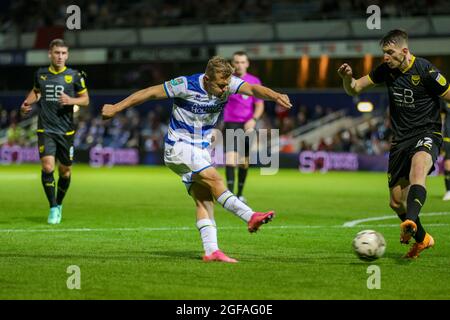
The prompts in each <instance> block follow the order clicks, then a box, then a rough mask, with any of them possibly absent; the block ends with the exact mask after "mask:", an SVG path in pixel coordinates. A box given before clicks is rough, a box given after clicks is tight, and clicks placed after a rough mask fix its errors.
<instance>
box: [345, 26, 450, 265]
mask: <svg viewBox="0 0 450 320" xmlns="http://www.w3.org/2000/svg"><path fill="white" fill-rule="evenodd" d="M380 45H381V47H382V50H383V53H384V56H383V57H384V63H382V64H381V65H379V66H378V67H376V68H375V69H374V70H373V71H372V72H370V73H369V75H366V76H364V77H362V78H359V79H358V80H356V79H354V78H353V73H352V69H351V67H350V66H349V65H348V64H343V65H342V66H340V67H339V69H338V73H339V75H340V76H341V77H342V79H343V86H344V89H345V91H346V92H347V94H349V95H357V94H359V93H360V92H361V91H363V90H365V89H368V88H371V87H373V86H375V85H376V84H381V83H384V84H386V86H387V89H388V92H389V101H390V104H389V109H390V118H391V119H390V120H391V124H392V130H393V133H394V136H393V140H392V146H391V150H390V154H389V169H388V180H389V189H390V206H391V208H392V209H393V210H394V211H395V212H396V213H397V214H398V216H399V218H400V219H401V220H402V223H401V224H400V242H401V243H404V244H408V243H409V240H410V239H411V237H414V239H415V244H414V245H413V246H412V248H411V249H410V250H409V252H408V253H407V254H406V256H405V257H407V258H416V257H418V256H419V254H420V252H422V251H423V250H424V249H426V248H430V247H432V246H433V245H434V239H433V238H432V237H431V236H430V234H428V233H426V232H425V229H424V228H423V226H422V224H421V222H420V219H419V212H420V210H421V208H422V206H423V205H424V204H425V199H426V188H425V182H426V178H427V176H428V174H429V173H430V172H431V171H433V168H434V162H435V161H436V159H437V157H438V155H439V149H440V147H441V145H442V134H441V119H440V103H439V100H440V97H443V98H444V99H445V100H446V101H450V87H449V84H448V82H447V80H446V79H445V77H444V76H443V75H442V74H441V73H440V72H439V71H438V70H437V69H436V68H435V67H434V66H433V65H432V64H431V63H430V62H429V61H427V60H425V59H422V58H419V57H415V56H414V55H412V54H411V52H410V51H409V49H408V35H407V34H406V32H404V31H402V30H392V31H390V32H388V33H387V34H386V35H385V36H384V37H383V38H382V39H381V41H380Z"/></svg>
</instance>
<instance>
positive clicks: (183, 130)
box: [102, 56, 292, 262]
mask: <svg viewBox="0 0 450 320" xmlns="http://www.w3.org/2000/svg"><path fill="white" fill-rule="evenodd" d="M233 72H234V70H233V67H232V66H231V65H230V64H229V63H228V61H226V60H225V59H223V58H221V57H218V56H216V57H213V58H211V59H210V60H209V61H208V65H207V66H206V71H205V73H202V74H195V75H192V76H188V77H178V78H175V79H173V80H170V81H167V82H165V83H164V84H160V85H156V86H152V87H149V88H146V89H143V90H140V91H138V92H136V93H134V94H132V95H131V96H129V97H128V98H126V99H124V100H122V101H121V102H119V103H116V104H114V105H111V104H107V105H104V106H103V109H102V115H103V117H104V118H106V119H108V118H111V117H113V116H114V115H115V114H116V113H118V112H120V111H122V110H124V109H126V108H130V107H133V106H136V105H139V104H141V103H143V102H145V101H147V100H156V99H167V98H173V110H172V116H171V119H170V124H169V131H168V134H167V136H166V141H165V153H164V162H165V164H166V166H168V167H169V168H170V169H171V170H172V171H174V172H175V173H177V174H178V175H180V176H181V178H182V180H183V182H184V183H185V185H186V187H187V189H188V192H189V194H190V195H191V196H192V198H193V199H194V201H195V203H196V209H197V228H198V230H199V231H200V236H201V238H202V242H203V248H204V249H205V255H204V256H203V260H204V261H222V262H237V260H235V259H232V258H229V257H228V256H226V255H225V254H224V253H223V252H222V251H221V250H219V247H218V245H217V231H216V224H215V221H214V199H216V200H217V201H218V202H219V203H220V204H221V205H222V206H223V207H224V208H225V209H227V210H228V211H231V212H232V213H234V214H235V215H236V216H238V217H239V218H241V219H242V220H244V221H245V222H246V223H247V226H248V230H249V232H255V231H257V230H258V229H259V227H260V226H261V225H262V224H263V223H267V222H269V221H270V220H271V219H272V218H273V216H274V212H273V211H269V212H265V213H263V212H254V211H253V210H252V209H251V208H249V207H248V206H247V205H246V204H244V203H243V202H242V201H240V200H239V199H238V198H237V197H236V196H235V195H234V194H232V193H231V192H230V191H229V190H227V188H226V187H225V184H224V182H223V180H222V177H221V175H220V174H219V173H218V172H217V170H216V169H215V168H214V167H212V165H211V156H210V153H209V149H208V148H207V147H208V146H209V144H210V141H211V135H212V129H213V128H214V126H215V124H216V122H217V119H218V118H219V115H220V113H221V111H222V109H223V108H224V106H225V104H226V102H227V100H228V97H229V96H230V95H231V94H236V93H239V94H245V95H248V96H255V97H257V98H260V99H264V100H270V101H275V102H276V103H277V104H279V105H281V106H282V107H285V108H290V107H291V106H292V105H291V103H290V101H289V97H288V96H287V95H284V94H280V93H278V92H275V91H273V90H271V89H269V88H266V87H264V86H261V85H251V84H249V83H247V82H245V81H243V80H241V79H239V78H237V77H235V76H233Z"/></svg>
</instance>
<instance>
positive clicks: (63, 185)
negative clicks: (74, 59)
mask: <svg viewBox="0 0 450 320" xmlns="http://www.w3.org/2000/svg"><path fill="white" fill-rule="evenodd" d="M48 57H49V59H50V66H49V67H46V68H40V69H38V71H37V72H36V74H35V77H34V88H33V90H31V91H30V93H29V94H28V96H27V98H26V99H25V101H24V102H23V103H22V106H21V111H22V113H23V114H27V113H29V112H30V111H31V105H32V104H34V103H38V106H39V109H38V110H39V111H38V114H39V115H38V129H37V134H38V146H39V156H40V158H41V163H42V185H43V187H44V191H45V194H46V196H47V199H48V201H49V204H50V213H49V216H48V223H49V224H58V223H60V222H61V218H62V201H63V199H64V196H65V194H66V192H67V189H68V188H69V184H70V177H71V166H72V160H73V136H74V134H75V128H74V123H73V108H74V105H78V106H87V105H89V96H88V93H87V88H86V84H85V80H84V77H83V75H82V74H81V73H79V72H78V71H77V70H73V69H70V68H67V67H66V61H67V59H68V57H69V48H68V47H67V45H66V44H65V43H64V41H63V40H61V39H55V40H53V41H52V42H51V43H50V46H49V52H48ZM55 159H56V160H58V161H59V168H58V169H59V179H58V185H57V192H55V179H54V177H53V171H54V170H55Z"/></svg>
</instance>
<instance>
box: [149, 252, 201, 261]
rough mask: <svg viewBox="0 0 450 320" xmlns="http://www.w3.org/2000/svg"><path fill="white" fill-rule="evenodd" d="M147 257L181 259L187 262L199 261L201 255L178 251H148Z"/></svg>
mask: <svg viewBox="0 0 450 320" xmlns="http://www.w3.org/2000/svg"><path fill="white" fill-rule="evenodd" d="M148 254H149V255H151V256H152V257H155V258H158V257H159V258H161V257H164V258H170V259H173V258H181V259H188V260H201V254H200V253H199V252H198V251H187V250H183V251H178V250H167V251H149V252H148Z"/></svg>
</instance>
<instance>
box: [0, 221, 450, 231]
mask: <svg viewBox="0 0 450 320" xmlns="http://www.w3.org/2000/svg"><path fill="white" fill-rule="evenodd" d="M427 226H432V227H447V226H450V224H447V223H436V224H427ZM351 227H361V226H351ZM364 227H365V228H370V227H387V228H391V227H392V228H394V227H395V228H398V224H381V225H364ZM322 228H327V229H329V228H338V229H341V228H344V226H342V225H333V226H310V225H290V226H265V227H264V229H322ZM218 229H219V230H243V228H242V227H218ZM195 230H197V229H196V228H191V227H171V228H170V227H162V228H72V229H57V228H56V229H54V228H51V229H0V233H35V232H44V233H45V232H48V233H52V232H122V231H124V232H128V231H139V232H154V231H195ZM244 230H245V228H244Z"/></svg>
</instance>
